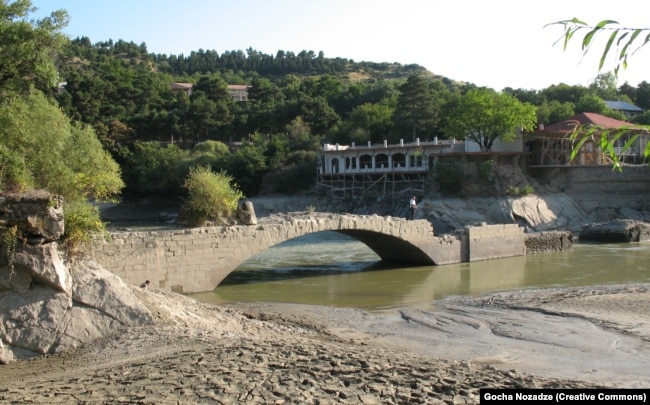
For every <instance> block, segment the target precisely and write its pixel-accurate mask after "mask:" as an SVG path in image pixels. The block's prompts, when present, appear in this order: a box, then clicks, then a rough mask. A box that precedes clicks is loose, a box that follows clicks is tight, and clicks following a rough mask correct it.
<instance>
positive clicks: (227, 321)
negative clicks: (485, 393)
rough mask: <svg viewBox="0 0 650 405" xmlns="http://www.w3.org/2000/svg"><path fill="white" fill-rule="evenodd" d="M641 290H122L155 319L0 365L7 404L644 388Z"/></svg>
mask: <svg viewBox="0 0 650 405" xmlns="http://www.w3.org/2000/svg"><path fill="white" fill-rule="evenodd" d="M648 288H649V286H648V285H646V284H642V285H624V286H605V287H589V288H576V289H558V290H536V291H523V292H514V293H502V294H494V295H490V296H486V297H482V298H477V299H472V298H462V299H449V300H445V301H442V302H438V303H437V304H436V307H431V308H419V309H418V308H416V309H414V308H411V309H402V310H399V311H395V312H392V313H385V314H370V313H367V312H364V311H360V310H354V309H336V308H329V307H316V306H304V305H279V304H236V305H228V306H210V305H206V304H203V303H200V302H197V301H194V300H192V299H189V298H187V297H183V296H179V295H177V294H173V293H168V292H164V291H155V290H154V291H145V290H142V291H141V290H138V289H135V288H134V292H135V293H136V294H137V295H138V296H139V297H140V298H141V299H142V301H143V302H144V303H145V304H146V305H147V306H148V307H149V308H150V309H151V312H152V313H153V314H154V315H155V318H156V320H155V325H153V326H147V327H138V328H128V329H123V330H120V331H116V332H117V334H116V335H114V336H109V337H106V338H103V339H101V340H98V341H94V342H93V343H91V344H89V345H87V346H86V347H84V348H83V349H80V350H76V351H74V352H69V353H66V354H64V355H59V356H50V357H47V358H39V359H35V360H27V361H19V362H15V363H10V364H8V365H6V366H3V367H2V373H0V386H2V387H3V388H2V389H0V400H3V401H7V402H14V403H19V402H20V403H22V402H31V403H115V402H130V403H134V402H136V403H168V402H177V401H178V402H179V403H196V402H215V403H235V402H244V401H245V402H247V403H294V402H300V403H332V402H341V403H362V404H366V403H407V402H409V403H439V402H442V401H448V402H450V403H451V402H454V403H478V390H479V389H480V388H481V387H519V388H520V387H548V388H558V387H593V386H608V387H642V386H643V387H645V386H646V385H647V381H648V378H649V375H648V371H647V370H648V369H649V368H648V366H649V365H650V363H649V360H647V359H650V356H649V354H650V326H648V325H650V311H649V310H650V297H649V296H650V294H648Z"/></svg>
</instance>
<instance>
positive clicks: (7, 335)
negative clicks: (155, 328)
mask: <svg viewBox="0 0 650 405" xmlns="http://www.w3.org/2000/svg"><path fill="white" fill-rule="evenodd" d="M0 231H1V232H2V238H0V364H2V363H7V362H9V361H11V360H13V359H20V358H27V357H33V356H38V355H42V354H46V353H57V352H61V351H66V350H69V349H72V348H75V347H79V346H81V345H83V344H84V343H86V342H89V341H91V340H93V339H96V338H99V337H101V336H104V335H107V334H109V333H114V332H115V331H116V330H117V329H118V328H120V327H123V326H135V325H146V324H151V323H152V322H153V316H152V315H151V313H150V311H149V310H148V309H147V308H146V306H145V305H144V304H142V303H141V302H140V301H139V300H138V299H137V297H136V296H135V294H134V293H133V290H132V288H133V287H129V286H127V285H126V284H125V283H124V282H123V281H122V280H121V279H120V278H119V277H117V276H115V275H114V274H112V273H110V272H108V271H106V270H104V269H102V268H101V267H100V266H99V265H97V264H96V263H93V262H90V261H78V262H71V263H66V262H65V261H64V260H63V258H62V254H61V253H60V251H59V245H58V240H59V239H60V238H61V236H62V235H63V231H64V224H63V201H62V199H61V198H60V197H56V196H52V195H49V194H47V193H44V192H36V193H32V194H29V195H10V196H5V197H3V198H1V199H0Z"/></svg>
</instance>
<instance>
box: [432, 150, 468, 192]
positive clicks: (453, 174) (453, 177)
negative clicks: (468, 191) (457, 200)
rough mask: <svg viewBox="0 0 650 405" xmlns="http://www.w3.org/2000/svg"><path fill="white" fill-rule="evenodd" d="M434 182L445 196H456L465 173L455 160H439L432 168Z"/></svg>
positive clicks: (461, 185)
mask: <svg viewBox="0 0 650 405" xmlns="http://www.w3.org/2000/svg"><path fill="white" fill-rule="evenodd" d="M433 177H434V180H435V181H436V182H437V183H438V184H439V185H440V191H441V192H443V193H445V194H451V195H455V194H458V193H459V192H460V190H461V188H462V187H463V181H464V180H465V172H464V170H463V166H462V165H461V164H460V163H458V162H457V161H456V160H451V159H441V160H440V161H439V162H438V163H437V164H436V165H435V166H434V168H433Z"/></svg>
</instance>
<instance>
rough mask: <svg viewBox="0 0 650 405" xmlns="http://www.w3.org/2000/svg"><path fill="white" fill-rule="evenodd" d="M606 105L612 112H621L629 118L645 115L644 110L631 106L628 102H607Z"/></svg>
mask: <svg viewBox="0 0 650 405" xmlns="http://www.w3.org/2000/svg"><path fill="white" fill-rule="evenodd" d="M605 105H607V107H608V108H609V109H611V110H614V111H619V112H621V113H622V114H623V115H625V116H626V117H627V118H632V117H634V116H637V115H639V114H642V113H643V109H642V108H640V107H637V106H635V105H634V104H630V103H628V102H627V101H605Z"/></svg>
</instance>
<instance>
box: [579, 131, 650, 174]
mask: <svg viewBox="0 0 650 405" xmlns="http://www.w3.org/2000/svg"><path fill="white" fill-rule="evenodd" d="M629 134H630V129H629V128H619V129H605V130H603V129H599V128H596V127H590V126H585V125H582V126H577V127H576V128H575V129H574V130H573V132H572V133H571V134H570V135H569V139H570V140H571V141H577V142H576V143H575V144H574V146H573V150H572V151H571V160H574V159H575V158H576V157H577V156H578V153H580V150H581V149H582V147H583V145H584V144H585V143H586V142H587V141H589V140H594V141H596V140H597V139H598V138H600V139H599V141H598V146H599V147H600V149H601V151H602V152H603V154H604V155H605V156H607V157H609V158H610V159H611V160H612V166H613V168H614V169H616V170H618V171H621V170H622V169H623V167H622V162H621V156H622V155H623V154H625V153H626V152H628V151H630V150H631V149H632V148H633V147H634V146H635V145H636V144H637V143H638V142H639V141H640V140H641V134H639V133H636V134H633V135H631V136H629V137H628V138H624V136H626V135H629ZM623 139H625V144H623V146H622V147H619V148H618V151H617V148H616V147H615V145H616V144H617V143H619V141H621V140H623ZM643 157H644V159H646V160H647V159H648V158H649V157H650V143H648V144H646V146H645V148H644V150H643Z"/></svg>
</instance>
